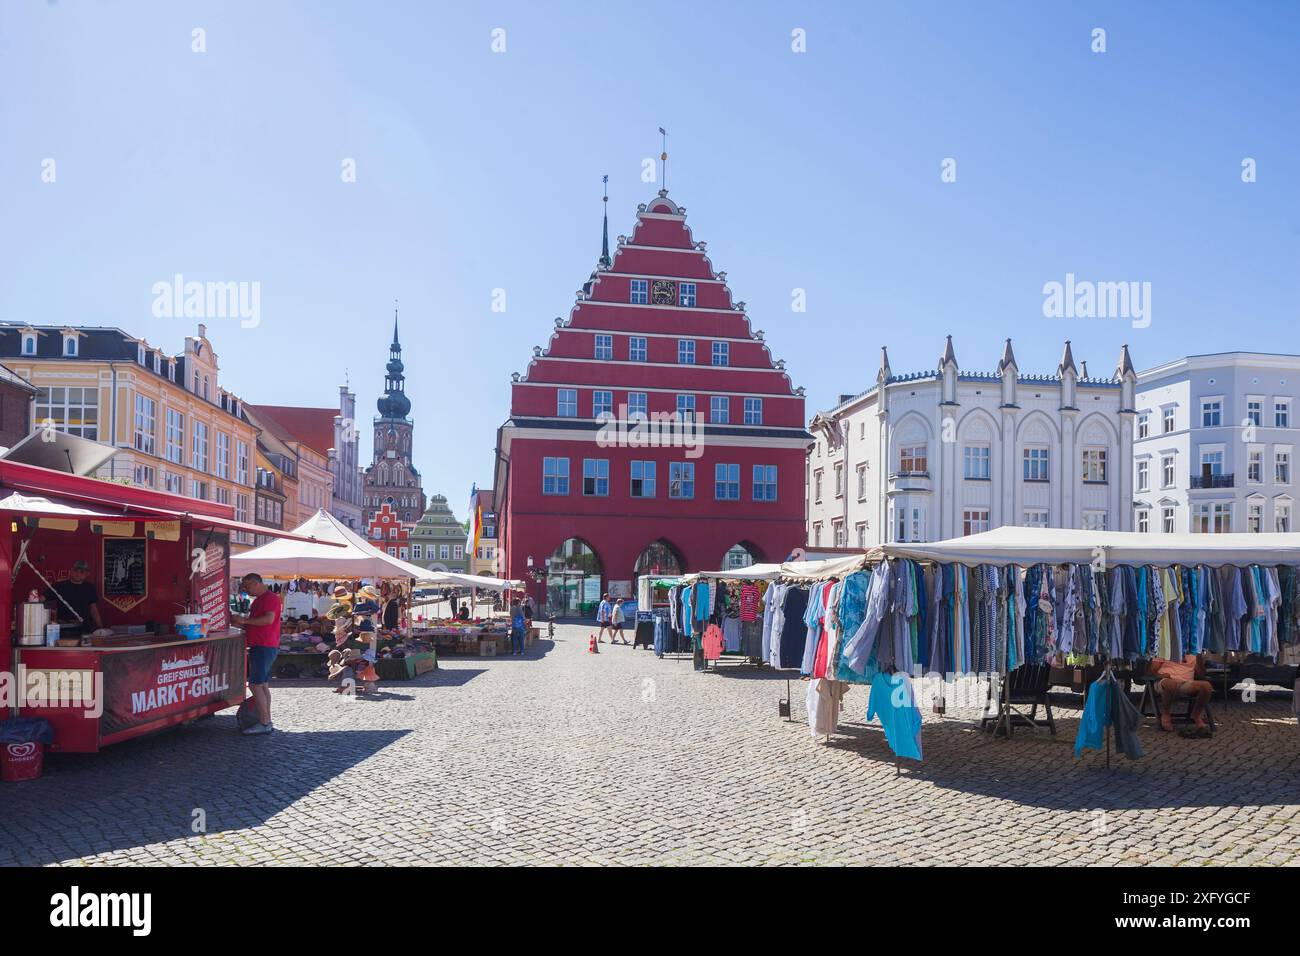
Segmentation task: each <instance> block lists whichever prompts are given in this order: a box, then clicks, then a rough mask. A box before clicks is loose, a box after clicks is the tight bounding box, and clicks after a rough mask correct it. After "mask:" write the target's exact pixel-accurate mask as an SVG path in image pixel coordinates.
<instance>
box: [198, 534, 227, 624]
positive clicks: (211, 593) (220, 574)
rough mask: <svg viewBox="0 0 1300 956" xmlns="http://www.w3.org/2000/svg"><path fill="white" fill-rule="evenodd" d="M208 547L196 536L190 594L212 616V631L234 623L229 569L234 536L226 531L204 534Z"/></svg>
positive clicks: (209, 616)
mask: <svg viewBox="0 0 1300 956" xmlns="http://www.w3.org/2000/svg"><path fill="white" fill-rule="evenodd" d="M203 541H204V542H206V545H207V546H206V547H204V548H200V547H199V544H200V541H199V539H198V536H196V537H195V542H194V550H193V552H192V555H191V556H192V558H193V561H192V562H191V565H190V566H191V578H192V582H191V589H190V594H191V595H192V597H193V600H194V602H195V604H196V606H197V607H198V609H199V613H200V614H203V615H206V616H207V618H208V633H212V632H214V631H224V630H225V629H226V628H227V627H228V626H229V625H230V591H229V590H228V588H229V579H228V578H227V575H228V574H229V571H228V570H227V568H228V566H229V555H230V538H229V536H227V535H224V534H211V535H204V536H203Z"/></svg>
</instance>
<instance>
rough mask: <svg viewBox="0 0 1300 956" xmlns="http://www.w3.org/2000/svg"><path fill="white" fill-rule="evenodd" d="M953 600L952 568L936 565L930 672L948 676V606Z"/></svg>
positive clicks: (931, 622)
mask: <svg viewBox="0 0 1300 956" xmlns="http://www.w3.org/2000/svg"><path fill="white" fill-rule="evenodd" d="M951 598H952V566H951V565H947V564H941V565H936V566H935V569H934V587H933V589H932V590H931V592H930V670H931V671H933V672H934V673H936V674H946V673H947V672H948V670H949V664H948V647H949V643H950V638H949V635H948V627H949V622H950V620H951V617H950V615H949V613H948V604H949V602H950V601H951Z"/></svg>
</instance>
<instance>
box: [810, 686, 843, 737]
mask: <svg viewBox="0 0 1300 956" xmlns="http://www.w3.org/2000/svg"><path fill="white" fill-rule="evenodd" d="M847 688H848V685H847V684H842V683H840V682H839V681H837V680H826V679H825V678H820V679H818V680H811V681H809V682H808V694H807V702H806V703H807V708H808V732H809V733H810V734H811V735H812V738H813V740H816V739H817V738H818V737H825V736H829V735H830V734H833V733H835V728H836V727H838V726H839V724H840V707H841V706H842V705H843V703H844V692H845V690H846V689H847Z"/></svg>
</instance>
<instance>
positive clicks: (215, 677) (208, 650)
mask: <svg viewBox="0 0 1300 956" xmlns="http://www.w3.org/2000/svg"><path fill="white" fill-rule="evenodd" d="M14 657H15V662H16V664H17V665H18V666H19V667H20V668H21V669H22V671H21V672H22V673H23V674H24V675H25V677H26V678H28V679H30V678H32V677H34V676H36V675H40V677H38V678H37V682H36V685H30V684H29V685H27V688H28V689H27V696H25V698H24V703H23V705H20V706H19V708H18V714H19V716H22V717H43V718H45V719H46V720H48V721H49V722H50V723H51V724H52V725H53V727H54V743H53V744H52V745H51V746H50V750H52V751H64V752H68V753H94V752H96V751H98V750H99V749H100V748H101V747H105V746H107V745H108V744H112V743H116V742H117V741H119V740H126V739H129V738H131V737H138V736H140V735H142V734H147V733H152V732H154V731H156V730H162V729H163V728H165V727H170V726H172V725H174V724H180V723H186V722H188V721H192V720H196V719H197V718H199V717H204V716H207V715H208V714H212V713H215V712H217V711H218V710H222V709H224V708H226V707H230V706H233V705H236V704H238V703H239V702H240V701H242V700H243V699H244V674H245V655H244V635H243V632H242V631H217V632H214V633H211V634H208V635H207V636H206V637H202V638H198V639H196V640H185V639H184V638H181V637H180V636H179V635H176V634H163V635H150V634H141V635H132V636H130V637H125V638H114V639H112V640H111V642H108V643H106V644H104V645H102V646H98V647H15V648H14ZM41 678H44V680H42V679H41ZM101 681H102V684H101V683H100V682H101ZM55 682H57V683H58V684H59V685H60V686H61V687H64V688H82V689H83V692H82V694H81V698H80V702H76V701H74V700H69V701H68V702H67V703H66V704H63V705H61V706H57V707H46V706H26V704H28V703H31V702H33V700H34V698H33V696H32V695H33V691H32V689H31V687H32V686H49V685H52V684H54V683H55ZM97 688H102V689H99V690H97ZM60 696H61V697H65V698H66V696H67V695H60Z"/></svg>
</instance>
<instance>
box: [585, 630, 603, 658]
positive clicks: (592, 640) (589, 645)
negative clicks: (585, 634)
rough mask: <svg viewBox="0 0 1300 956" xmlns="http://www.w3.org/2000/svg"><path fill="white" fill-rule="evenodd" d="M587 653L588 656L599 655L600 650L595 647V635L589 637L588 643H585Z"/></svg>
mask: <svg viewBox="0 0 1300 956" xmlns="http://www.w3.org/2000/svg"><path fill="white" fill-rule="evenodd" d="M587 653H588V654H599V653H600V649H599V648H598V647H596V635H595V634H593V635H591V637H590V638H589V639H588V643H587Z"/></svg>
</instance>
